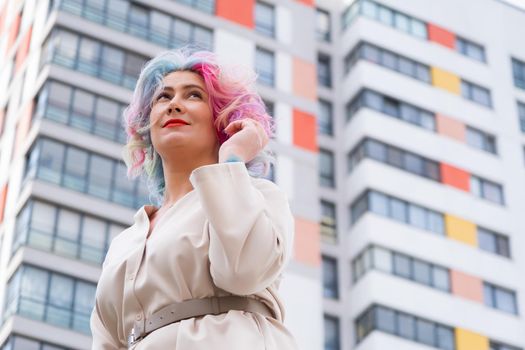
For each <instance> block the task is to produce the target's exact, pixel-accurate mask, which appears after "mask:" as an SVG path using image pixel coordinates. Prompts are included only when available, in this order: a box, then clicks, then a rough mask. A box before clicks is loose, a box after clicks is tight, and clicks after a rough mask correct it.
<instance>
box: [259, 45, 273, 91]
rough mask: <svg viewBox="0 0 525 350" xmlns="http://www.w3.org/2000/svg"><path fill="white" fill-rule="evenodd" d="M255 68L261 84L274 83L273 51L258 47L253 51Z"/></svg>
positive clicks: (271, 84)
mask: <svg viewBox="0 0 525 350" xmlns="http://www.w3.org/2000/svg"><path fill="white" fill-rule="evenodd" d="M255 70H256V72H257V74H258V80H259V82H260V83H261V84H265V85H270V86H273V85H274V83H275V62H274V55H273V52H271V51H268V50H264V49H261V48H259V47H258V48H257V49H256V52H255Z"/></svg>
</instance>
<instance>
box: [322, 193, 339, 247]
mask: <svg viewBox="0 0 525 350" xmlns="http://www.w3.org/2000/svg"><path fill="white" fill-rule="evenodd" d="M321 236H322V237H323V240H325V241H327V242H330V243H335V242H337V220H336V211H335V204H334V203H332V202H328V201H325V200H321Z"/></svg>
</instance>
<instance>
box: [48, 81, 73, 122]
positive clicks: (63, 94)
mask: <svg viewBox="0 0 525 350" xmlns="http://www.w3.org/2000/svg"><path fill="white" fill-rule="evenodd" d="M72 94H73V91H72V89H71V87H69V86H67V85H64V84H60V83H57V82H51V83H50V84H49V104H48V106H47V110H46V114H45V116H46V118H49V119H51V120H54V121H57V122H60V123H64V124H65V123H67V120H68V116H69V106H70V103H71V96H72Z"/></svg>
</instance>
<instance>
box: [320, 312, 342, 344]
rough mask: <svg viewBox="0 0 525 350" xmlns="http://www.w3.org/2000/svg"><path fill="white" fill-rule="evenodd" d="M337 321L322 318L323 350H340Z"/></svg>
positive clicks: (335, 319)
mask: <svg viewBox="0 0 525 350" xmlns="http://www.w3.org/2000/svg"><path fill="white" fill-rule="evenodd" d="M339 337H340V336H339V319H337V318H336V317H333V316H326V315H325V316H324V350H340V345H339Z"/></svg>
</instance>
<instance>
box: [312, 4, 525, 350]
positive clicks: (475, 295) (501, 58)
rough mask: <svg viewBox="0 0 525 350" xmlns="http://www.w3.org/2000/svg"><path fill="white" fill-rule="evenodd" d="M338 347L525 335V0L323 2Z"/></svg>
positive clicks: (328, 297)
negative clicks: (523, 4) (522, 0)
mask: <svg viewBox="0 0 525 350" xmlns="http://www.w3.org/2000/svg"><path fill="white" fill-rule="evenodd" d="M316 6H317V7H318V10H317V11H318V12H317V16H318V21H317V33H318V39H319V43H318V83H319V84H318V97H319V119H318V121H319V123H320V125H319V126H320V127H319V134H320V135H319V147H320V152H319V156H320V162H319V164H320V176H321V189H320V205H321V210H322V228H321V232H322V238H323V244H322V255H323V258H322V261H323V262H322V265H323V287H324V289H323V290H324V298H325V300H324V325H325V327H324V328H325V350H338V349H358V350H372V349H373V350H375V349H378V350H379V349H381V350H384V349H396V350H397V349H403V350H416V349H421V350H423V349H430V348H438V349H446V350H453V349H455V350H488V349H491V350H502V349H506V350H509V349H513V350H514V349H516V350H517V349H524V348H525V319H524V314H525V278H524V276H525V259H524V258H523V252H524V249H525V236H524V235H523V232H525V219H524V217H523V213H525V181H524V180H525V158H524V155H525V134H524V132H525V128H524V127H523V125H524V120H525V118H524V116H525V114H524V113H525V104H524V103H525V46H524V45H523V38H525V12H524V11H523V10H521V9H519V8H517V7H513V6H510V5H509V4H507V3H504V2H502V1H496V0H439V1H437V0H436V1H419V0H373V1H370V0H357V1H344V3H343V2H341V1H329V0H319V1H318V2H317V4H316Z"/></svg>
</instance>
